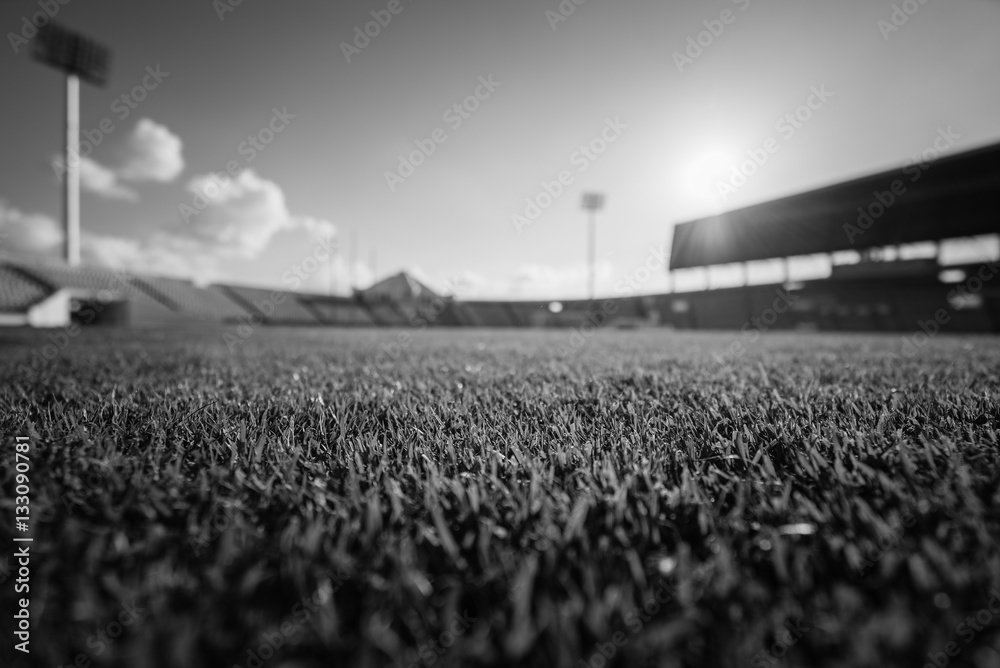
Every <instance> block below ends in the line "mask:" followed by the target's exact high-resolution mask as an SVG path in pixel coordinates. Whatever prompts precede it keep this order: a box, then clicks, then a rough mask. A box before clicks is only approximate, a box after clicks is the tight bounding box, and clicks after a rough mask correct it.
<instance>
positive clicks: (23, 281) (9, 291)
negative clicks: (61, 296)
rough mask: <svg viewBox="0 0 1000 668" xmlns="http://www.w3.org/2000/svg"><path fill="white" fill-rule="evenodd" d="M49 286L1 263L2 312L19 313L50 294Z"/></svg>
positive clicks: (0, 290)
mask: <svg viewBox="0 0 1000 668" xmlns="http://www.w3.org/2000/svg"><path fill="white" fill-rule="evenodd" d="M49 293H50V291H49V289H48V288H47V287H45V286H44V285H42V284H41V283H39V282H38V281H36V280H33V279H31V278H29V277H28V276H25V275H24V274H22V273H21V272H19V271H16V270H15V269H12V268H11V267H5V266H3V265H0V313H18V312H22V311H24V310H26V309H27V308H28V307H30V306H33V305H34V304H37V303H38V302H40V301H41V300H43V299H45V298H46V297H47V296H48V295H49Z"/></svg>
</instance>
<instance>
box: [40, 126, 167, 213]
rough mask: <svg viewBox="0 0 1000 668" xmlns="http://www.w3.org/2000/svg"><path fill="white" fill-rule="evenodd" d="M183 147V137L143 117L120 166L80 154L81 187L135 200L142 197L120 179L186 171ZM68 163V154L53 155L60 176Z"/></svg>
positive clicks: (145, 178) (159, 176)
mask: <svg viewBox="0 0 1000 668" xmlns="http://www.w3.org/2000/svg"><path fill="white" fill-rule="evenodd" d="M182 149H183V144H182V142H181V140H180V137H178V136H177V135H175V134H173V133H171V132H170V130H168V129H167V128H166V126H163V125H160V124H159V123H157V122H155V121H152V120H150V119H148V118H143V119H142V120H140V121H139V122H138V123H137V124H136V126H135V127H134V128H133V129H132V133H131V134H130V135H129V137H128V140H127V142H126V145H125V147H124V148H123V152H122V158H121V161H120V162H121V164H120V165H119V166H117V167H107V166H105V165H102V164H101V163H99V162H97V161H96V160H94V159H93V158H91V157H90V156H80V188H81V189H82V190H83V191H84V192H89V193H93V194H95V195H98V196H100V197H104V198H107V199H118V200H128V201H133V202H134V201H136V200H138V199H139V195H138V193H136V191H135V190H133V189H132V188H129V187H128V186H126V185H123V184H122V183H121V182H122V181H130V182H133V183H138V182H143V181H158V182H162V183H165V182H168V181H173V180H174V179H176V178H177V177H178V176H179V175H180V173H181V172H182V171H184V158H183V156H182ZM65 165H66V161H65V158H63V157H56V158H54V159H53V168H54V169H55V171H56V175H57V176H58V177H59V178H60V179H62V178H63V176H64V175H65V174H66V167H65Z"/></svg>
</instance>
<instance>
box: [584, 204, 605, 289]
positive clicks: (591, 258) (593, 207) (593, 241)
mask: <svg viewBox="0 0 1000 668" xmlns="http://www.w3.org/2000/svg"><path fill="white" fill-rule="evenodd" d="M603 206H604V195H602V194H601V193H595V192H588V193H584V194H583V208H584V209H586V210H587V211H589V212H590V220H589V228H590V229H589V231H588V235H587V236H588V239H589V243H588V246H589V250H588V253H587V264H588V267H589V269H590V271H589V289H590V292H589V294H590V299H591V300H593V299H594V272H595V264H596V261H597V260H596V258H597V250H596V246H597V212H598V211H599V210H600V209H601V208H602V207H603Z"/></svg>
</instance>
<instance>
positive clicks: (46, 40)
mask: <svg viewBox="0 0 1000 668" xmlns="http://www.w3.org/2000/svg"><path fill="white" fill-rule="evenodd" d="M33 55H34V57H35V59H36V60H38V61H40V62H42V63H45V64H46V65H51V66H52V67H55V68H56V69H58V70H61V71H63V72H65V73H66V155H65V158H64V159H65V161H66V163H65V165H64V167H65V170H66V173H65V174H64V175H63V178H64V179H65V180H64V182H63V184H64V186H65V191H64V200H63V224H64V227H65V239H64V253H65V256H66V263H67V264H69V265H71V266H75V265H78V264H80V79H83V80H84V81H86V82H88V83H91V84H94V85H95V86H102V87H103V86H104V85H105V83H106V82H107V75H108V61H109V60H110V58H111V54H110V52H109V51H108V49H107V47H104V46H102V45H100V44H98V43H97V42H95V41H93V40H90V39H88V38H86V37H84V36H82V35H80V34H78V33H75V32H71V31H69V30H66V29H65V28H61V27H59V26H57V25H55V24H53V23H52V22H49V23H48V24H46V25H45V26H43V27H42V28H40V29H39V31H38V35H37V37H36V38H35V50H34V54H33Z"/></svg>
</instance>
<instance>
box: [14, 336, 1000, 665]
mask: <svg viewBox="0 0 1000 668" xmlns="http://www.w3.org/2000/svg"><path fill="white" fill-rule="evenodd" d="M407 337H409V338H407ZM570 338H571V332H567V331H541V332H529V331H446V330H442V331H425V332H416V333H412V334H410V333H403V332H400V331H386V330H381V331H368V330H345V331H319V330H279V329H267V328H263V329H260V330H258V331H257V332H256V333H255V334H254V335H253V336H252V337H251V338H250V339H249V340H248V341H247V342H246V343H244V344H243V345H240V346H238V348H237V349H236V350H235V352H230V351H229V350H228V349H227V347H226V345H225V344H224V343H223V340H222V336H221V332H219V331H214V332H204V333H198V334H190V335H186V334H184V335H182V334H178V333H170V334H161V333H153V332H146V333H142V332H131V333H130V332H126V331H85V332H83V333H82V334H80V336H78V337H76V338H75V339H73V340H71V341H69V343H68V345H66V346H65V347H64V348H63V349H62V350H61V351H60V354H59V355H58V356H57V357H55V359H54V360H52V361H40V359H43V358H39V357H38V356H37V355H36V353H37V351H38V350H39V349H40V348H41V347H42V346H44V345H47V342H48V339H47V338H46V337H45V336H44V335H39V334H38V333H27V332H21V333H0V374H2V376H3V378H4V380H3V383H2V386H0V405H2V406H3V407H4V410H3V412H2V415H0V433H2V434H3V440H4V444H5V448H4V451H3V453H2V457H3V460H2V462H3V463H2V465H0V466H2V468H0V470H2V471H3V473H2V476H0V477H2V492H0V495H2V496H0V500H2V503H3V518H4V519H3V521H2V523H0V539H2V541H3V544H4V546H5V547H4V548H3V549H4V553H3V556H8V555H9V554H10V553H11V552H12V550H8V548H7V547H6V546H7V545H10V544H11V542H10V534H11V533H12V532H13V531H14V528H13V526H14V525H13V514H14V510H13V506H14V505H15V504H14V498H13V495H14V489H15V479H14V475H15V474H14V467H13V463H14V437H15V436H19V435H20V436H28V437H29V438H30V453H29V456H30V459H31V469H30V488H31V502H32V506H31V523H32V529H31V535H33V536H34V543H33V544H32V547H31V554H32V558H31V565H30V568H31V580H30V597H31V608H30V610H31V619H32V635H31V639H32V640H31V650H32V653H31V655H30V658H31V662H32V664H34V665H46V666H52V667H55V666H57V665H71V664H73V663H74V662H76V663H75V664H74V665H78V666H81V668H86V666H89V665H121V666H130V667H141V666H168V667H170V668H188V667H191V668H195V667H199V666H206V667H208V666H212V667H221V668H231V667H233V666H241V667H245V668H246V667H248V668H259V667H260V666H262V665H263V666H275V667H279V666H281V667H284V668H291V666H297V667H304V666H313V665H317V666H319V665H322V666H339V665H361V666H379V665H398V666H410V665H416V666H444V665H461V666H476V665H504V666H513V665H528V666H546V667H551V668H579V667H580V666H591V667H593V668H602V666H606V665H607V666H610V665H622V666H645V665H650V666H654V665H655V666H687V665H690V666H729V665H732V666H754V667H755V668H756V667H759V666H776V665H782V666H888V665H892V666H895V665H900V666H904V665H905V666H913V667H914V668H919V667H920V666H923V665H925V664H930V665H938V666H943V665H945V664H947V665H973V666H997V665H1000V651H998V650H1000V633H998V629H1000V615H998V614H996V613H1000V607H998V606H1000V594H997V595H994V594H993V592H994V591H997V592H1000V550H998V538H1000V513H998V508H1000V467H998V463H1000V453H998V429H1000V408H998V406H1000V404H998V400H997V397H998V393H1000V341H998V340H996V339H987V338H948V337H944V336H941V337H938V338H935V339H932V340H931V341H929V342H928V343H927V344H926V345H925V346H923V347H921V348H920V349H919V350H918V351H917V352H916V354H915V355H913V356H912V357H909V358H907V357H901V356H899V355H895V354H894V353H898V352H899V350H900V337H899V336H890V335H886V336H877V337H876V336H853V335H821V334H806V335H791V334H787V335H783V334H774V335H769V336H765V337H763V338H762V339H761V340H760V341H758V342H756V343H752V344H751V343H749V342H744V343H745V350H744V351H743V352H742V353H741V354H738V355H732V354H729V355H726V354H725V353H726V351H727V350H728V351H731V350H732V348H730V347H729V346H730V344H731V343H732V342H733V341H734V340H737V339H738V334H735V333H733V334H713V333H704V332H697V333H672V332H666V331H634V332H612V331H607V332H597V333H596V334H594V335H593V336H592V337H590V338H589V339H588V340H587V341H586V342H585V344H584V345H583V346H582V347H579V349H574V348H573V347H572V346H568V345H567V342H568V341H569V339H570ZM387 350H390V351H391V354H390V353H387V352H386V351H387ZM394 355H395V356H396V357H394ZM717 355H723V358H722V359H723V360H724V361H720V358H719V357H717ZM3 565H5V569H4V574H3V576H2V577H3V578H4V579H6V582H4V583H3V585H2V596H3V598H2V599H0V600H2V601H3V606H4V615H3V630H4V634H3V635H4V641H3V642H4V647H3V652H4V655H7V654H8V653H11V645H12V644H13V642H14V641H12V640H11V638H12V636H11V633H10V632H11V630H12V627H11V623H12V622H11V616H10V615H9V614H7V612H6V611H8V610H11V609H13V608H12V606H13V598H14V597H15V595H14V593H13V580H14V578H15V577H16V566H14V564H13V561H12V560H11V561H7V562H3ZM19 596H20V595H19ZM991 606H992V608H993V610H992V611H991ZM984 611H985V613H984ZM977 612H978V613H979V620H978V621H977V619H976V614H977ZM970 615H971V616H972V617H971V619H972V621H971V622H969V621H968V619H967V618H969V617H970ZM986 615H988V616H989V617H990V620H989V621H985V622H984V617H985V616H986ZM949 643H952V644H949ZM19 656H20V658H22V659H23V658H24V657H23V655H19ZM87 661H89V662H92V663H85V662H87ZM942 661H943V662H945V663H941V662H942ZM4 665H13V664H10V663H7V662H6V661H4Z"/></svg>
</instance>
